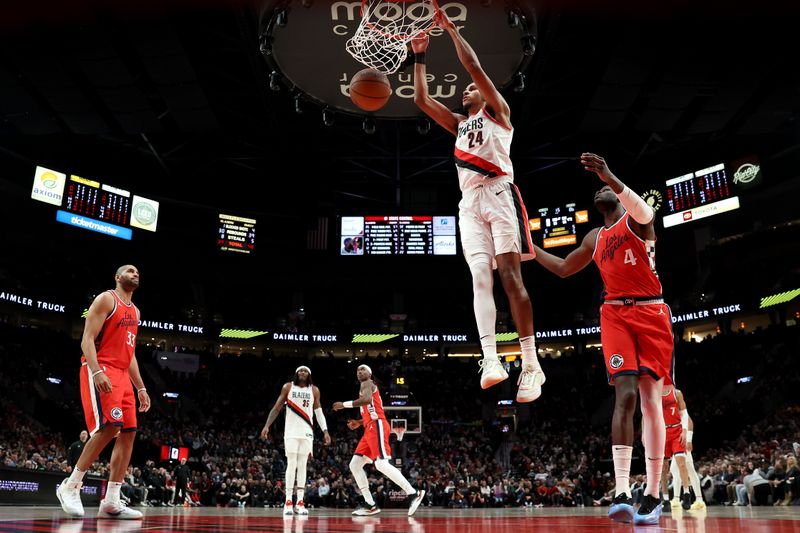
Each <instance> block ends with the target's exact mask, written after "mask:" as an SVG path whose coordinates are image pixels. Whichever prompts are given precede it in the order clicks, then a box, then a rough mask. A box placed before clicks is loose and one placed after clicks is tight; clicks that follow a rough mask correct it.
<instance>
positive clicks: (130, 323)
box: [117, 313, 139, 328]
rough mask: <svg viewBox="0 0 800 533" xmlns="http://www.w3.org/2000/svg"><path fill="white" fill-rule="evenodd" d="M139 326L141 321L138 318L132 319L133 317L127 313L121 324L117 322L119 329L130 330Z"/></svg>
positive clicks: (120, 321)
mask: <svg viewBox="0 0 800 533" xmlns="http://www.w3.org/2000/svg"><path fill="white" fill-rule="evenodd" d="M138 325H139V321H138V320H137V319H136V318H134V317H131V315H129V314H127V313H125V316H123V317H122V318H120V319H119V322H117V327H119V328H129V327H131V326H138Z"/></svg>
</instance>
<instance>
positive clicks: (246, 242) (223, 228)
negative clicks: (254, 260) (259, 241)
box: [217, 213, 256, 254]
mask: <svg viewBox="0 0 800 533" xmlns="http://www.w3.org/2000/svg"><path fill="white" fill-rule="evenodd" d="M217 248H218V249H219V250H221V251H223V252H239V253H243V254H249V253H250V252H252V251H253V250H255V249H256V220H255V219H254V218H245V217H237V216H234V215H224V214H222V213H220V215H219V233H218V236H217Z"/></svg>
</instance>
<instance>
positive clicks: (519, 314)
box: [411, 11, 545, 402]
mask: <svg viewBox="0 0 800 533" xmlns="http://www.w3.org/2000/svg"><path fill="white" fill-rule="evenodd" d="M437 24H438V25H439V26H440V27H441V28H443V29H444V30H446V31H447V33H448V34H449V35H450V37H451V38H452V40H453V43H454V44H455V48H456V53H457V54H458V58H459V60H460V61H461V64H462V65H463V66H464V68H465V69H466V70H467V72H468V73H469V75H470V76H471V78H472V83H470V84H469V85H468V86H467V88H466V89H465V90H464V95H463V99H462V103H463V105H464V109H465V110H466V113H467V115H466V116H464V115H461V114H459V113H453V112H452V111H450V110H449V109H448V108H447V107H445V106H444V105H442V104H441V103H440V102H437V101H436V100H434V99H433V98H431V97H430V94H429V93H428V82H427V77H426V75H427V74H426V68H425V51H426V50H427V49H428V43H429V37H428V35H422V36H419V37H417V38H415V39H414V40H413V41H412V43H411V45H412V48H413V50H414V59H415V63H416V64H415V67H414V102H415V103H416V104H417V106H419V108H420V109H422V111H424V112H425V113H426V114H427V115H428V116H430V117H431V118H432V119H433V120H435V121H436V123H438V124H439V125H440V126H442V127H443V128H444V129H446V130H447V131H449V132H450V133H452V134H453V135H455V136H456V146H455V159H456V167H457V170H458V181H459V185H460V187H461V193H462V199H461V202H460V203H459V206H458V208H459V211H458V219H459V220H458V224H459V229H460V230H461V245H462V248H463V249H464V256H465V258H466V260H467V264H468V265H469V269H470V272H471V273H472V291H473V307H474V310H475V320H476V322H477V326H478V333H479V334H480V338H481V348H482V349H483V360H482V361H481V369H482V375H481V387H482V388H484V389H486V388H488V387H491V386H492V385H495V384H496V383H499V382H501V381H503V380H504V379H506V378H508V373H507V372H506V370H505V369H504V368H503V365H502V363H500V361H499V359H498V357H497V341H496V337H495V322H496V318H497V309H496V307H495V301H494V292H493V289H492V287H493V284H494V273H493V269H494V268H496V269H497V270H498V273H499V274H500V281H501V282H502V284H503V289H504V290H505V292H506V295H507V296H508V300H509V302H510V304H511V316H512V317H513V318H514V323H515V324H516V326H517V332H518V333H519V339H520V346H521V349H522V373H521V374H520V377H519V391H518V392H517V401H518V402H531V401H533V400H535V399H536V398H538V397H539V396H540V395H541V394H542V384H544V382H545V375H544V372H542V368H541V366H540V365H539V360H538V358H537V356H536V345H535V342H534V335H533V311H532V309H531V301H530V298H529V296H528V291H527V290H526V289H525V285H524V284H523V281H522V272H521V269H520V262H521V261H527V260H529V259H533V258H534V256H535V252H534V249H533V243H532V242H531V238H530V231H529V230H528V214H527V213H526V211H525V205H524V204H523V203H522V196H521V195H520V193H519V189H517V187H516V185H514V169H513V166H512V165H511V158H510V157H509V152H510V149H511V139H512V137H513V134H514V129H513V128H512V126H511V111H510V109H509V107H508V104H507V103H506V101H505V99H504V98H503V96H502V95H501V94H500V92H499V91H498V90H497V88H495V86H494V85H493V84H492V81H491V80H490V79H489V77H488V76H487V75H486V73H485V72H484V70H483V68H482V67H481V64H480V62H479V61H478V58H477V56H476V55H475V51H474V50H473V49H472V47H471V46H470V45H469V43H467V41H466V40H464V37H462V36H461V34H460V33H459V32H458V29H457V28H456V26H455V25H454V24H453V22H452V21H451V20H450V19H449V18H448V17H447V15H445V14H444V12H442V11H440V12H439V13H438V14H437Z"/></svg>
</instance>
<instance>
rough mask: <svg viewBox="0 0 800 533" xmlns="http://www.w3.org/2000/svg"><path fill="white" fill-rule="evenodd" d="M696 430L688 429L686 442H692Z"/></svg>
mask: <svg viewBox="0 0 800 533" xmlns="http://www.w3.org/2000/svg"><path fill="white" fill-rule="evenodd" d="M693 433H694V431H688V430H687V431H686V442H692V434H693Z"/></svg>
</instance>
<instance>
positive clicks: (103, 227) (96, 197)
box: [31, 166, 159, 240]
mask: <svg viewBox="0 0 800 533" xmlns="http://www.w3.org/2000/svg"><path fill="white" fill-rule="evenodd" d="M31 198H32V199H34V200H37V201H39V202H44V203H47V204H52V205H55V206H57V207H58V208H59V209H58V210H56V221H57V222H61V223H62V224H68V225H70V226H75V227H78V228H82V229H86V230H90V231H95V232H98V233H102V234H104V235H109V236H112V237H117V238H120V239H126V240H130V239H131V237H132V236H133V231H132V230H131V228H139V229H144V230H147V231H156V228H157V226H158V208H159V202H157V201H155V200H150V199H148V198H144V197H141V196H137V195H135V194H131V192H130V191H126V190H124V189H120V188H117V187H112V186H111V185H107V184H104V183H100V182H99V181H94V180H90V179H86V178H82V177H80V176H76V175H74V174H72V175H70V176H69V179H67V174H66V173H63V172H58V171H56V170H51V169H49V168H45V167H41V166H37V167H36V172H35V174H34V178H33V188H32V190H31Z"/></svg>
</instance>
